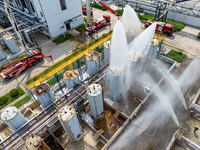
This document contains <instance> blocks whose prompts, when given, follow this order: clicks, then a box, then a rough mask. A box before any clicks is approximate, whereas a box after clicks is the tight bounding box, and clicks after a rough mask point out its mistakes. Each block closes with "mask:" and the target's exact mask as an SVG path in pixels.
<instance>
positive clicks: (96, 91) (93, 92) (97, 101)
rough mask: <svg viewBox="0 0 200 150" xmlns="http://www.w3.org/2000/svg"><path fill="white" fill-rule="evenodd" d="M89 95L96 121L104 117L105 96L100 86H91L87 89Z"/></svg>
mask: <svg viewBox="0 0 200 150" xmlns="http://www.w3.org/2000/svg"><path fill="white" fill-rule="evenodd" d="M87 95H88V100H89V104H90V111H91V115H92V116H93V117H94V119H101V118H102V117H103V116H104V106H103V94H102V87H101V85H100V84H91V85H89V86H88V87H87Z"/></svg>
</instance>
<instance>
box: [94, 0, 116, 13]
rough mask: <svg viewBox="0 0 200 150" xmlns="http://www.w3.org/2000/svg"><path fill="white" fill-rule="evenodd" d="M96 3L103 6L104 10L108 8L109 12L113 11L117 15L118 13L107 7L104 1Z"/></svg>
mask: <svg viewBox="0 0 200 150" xmlns="http://www.w3.org/2000/svg"><path fill="white" fill-rule="evenodd" d="M95 2H96V3H98V4H100V5H101V6H103V7H104V8H106V9H107V10H109V11H111V12H112V13H113V14H115V15H117V12H116V11H115V10H113V9H112V8H110V7H109V6H107V5H106V4H104V3H103V2H102V1H99V0H95Z"/></svg>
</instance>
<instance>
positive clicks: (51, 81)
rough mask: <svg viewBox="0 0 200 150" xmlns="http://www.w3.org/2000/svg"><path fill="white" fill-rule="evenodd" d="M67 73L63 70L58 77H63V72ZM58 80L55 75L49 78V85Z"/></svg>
mask: <svg viewBox="0 0 200 150" xmlns="http://www.w3.org/2000/svg"><path fill="white" fill-rule="evenodd" d="M64 73H65V71H62V72H61V73H58V76H59V77H58V78H59V80H61V79H62V78H63V74H64ZM56 82H57V80H56V79H55V77H53V78H51V79H49V80H48V81H47V83H48V84H49V85H53V84H55V83H56Z"/></svg>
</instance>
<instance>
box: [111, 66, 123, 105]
mask: <svg viewBox="0 0 200 150" xmlns="http://www.w3.org/2000/svg"><path fill="white" fill-rule="evenodd" d="M123 71H124V70H123V68H119V67H118V68H109V79H110V80H109V81H110V83H109V97H110V98H111V99H112V100H114V101H116V100H119V99H121V98H122V93H123Z"/></svg>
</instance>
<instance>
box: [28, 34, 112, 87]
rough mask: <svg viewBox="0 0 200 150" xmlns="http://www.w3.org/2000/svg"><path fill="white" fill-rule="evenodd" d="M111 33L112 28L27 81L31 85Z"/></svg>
mask: <svg viewBox="0 0 200 150" xmlns="http://www.w3.org/2000/svg"><path fill="white" fill-rule="evenodd" d="M110 34H112V30H111V31H109V32H108V33H104V34H103V35H102V36H101V37H99V38H97V39H96V40H95V41H91V42H90V43H89V44H88V45H87V46H82V47H81V48H80V49H78V50H76V51H74V52H73V53H71V54H70V55H68V56H67V57H65V58H64V59H63V60H61V61H59V62H57V63H55V64H54V65H52V66H51V67H49V68H47V69H45V70H44V71H43V72H42V73H40V74H38V75H37V76H34V77H33V78H31V79H30V80H29V81H27V82H26V84H27V85H30V84H31V83H33V82H34V81H36V80H38V79H39V78H40V77H42V76H44V75H46V74H48V73H49V72H51V71H52V70H54V69H55V68H57V67H58V66H60V65H62V64H63V63H66V61H68V60H70V59H72V58H73V57H74V56H77V55H79V54H80V53H82V52H84V51H85V50H86V49H87V48H88V47H90V46H92V45H94V44H96V43H97V42H99V41H101V40H102V39H104V38H105V37H107V36H108V35H110Z"/></svg>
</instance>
